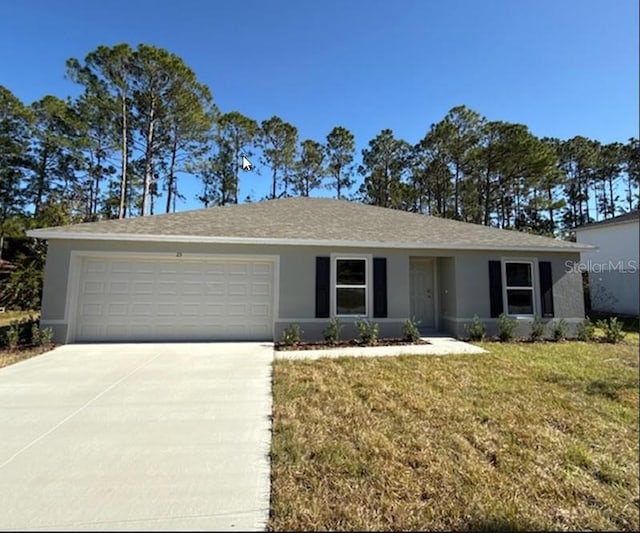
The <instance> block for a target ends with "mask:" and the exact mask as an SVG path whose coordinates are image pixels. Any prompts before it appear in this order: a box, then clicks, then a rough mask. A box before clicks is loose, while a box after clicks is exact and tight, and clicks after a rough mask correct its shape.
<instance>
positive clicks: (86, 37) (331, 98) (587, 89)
mask: <svg viewBox="0 0 640 533" xmlns="http://www.w3.org/2000/svg"><path fill="white" fill-rule="evenodd" d="M120 42H128V43H130V44H131V45H133V46H135V45H137V44H138V43H141V42H144V43H148V44H153V45H156V46H160V47H163V48H166V49H168V50H170V51H171V52H174V53H176V54H178V55H179V56H181V57H182V58H183V59H184V60H185V62H186V63H187V64H188V65H189V66H190V67H191V68H192V69H193V70H194V71H195V72H196V73H197V75H198V77H199V79H200V81H202V82H204V83H206V84H207V85H209V87H210V88H211V90H212V92H213V95H214V98H215V100H216V102H217V104H218V106H219V107H220V108H221V110H222V111H223V112H227V111H232V110H238V111H240V112H242V113H244V114H246V115H248V116H250V117H252V118H254V119H256V120H258V121H260V120H264V119H266V118H269V117H271V116H272V115H278V116H280V117H281V118H283V119H284V120H286V121H288V122H291V123H292V124H293V125H295V126H296V127H297V128H298V129H299V133H300V138H301V139H304V138H313V139H316V140H320V141H322V140H324V138H325V137H326V134H327V133H328V132H329V131H330V130H331V129H332V128H333V127H334V126H336V125H342V126H345V127H347V128H349V129H351V130H352V131H353V132H354V134H355V136H356V142H357V144H358V150H360V149H362V148H363V147H365V146H366V145H367V143H368V141H369V140H370V139H371V138H373V137H374V136H375V135H376V134H377V133H379V132H380V130H382V129H383V128H391V129H393V131H394V132H395V134H396V135H397V136H399V137H402V138H404V139H406V140H407V141H409V142H411V143H415V142H417V141H418V140H419V139H421V138H422V137H423V136H424V134H425V133H426V131H427V130H428V128H429V126H430V124H432V123H434V122H437V121H439V120H440V119H442V118H443V116H444V115H445V114H446V112H447V111H448V110H449V109H450V108H451V107H453V106H455V105H460V104H465V105H467V106H468V107H471V108H472V109H475V110H476V111H478V112H480V113H481V114H482V115H484V116H486V117H487V118H489V119H491V120H507V121H511V122H521V123H524V124H526V125H528V126H529V127H530V129H531V131H532V132H533V133H534V134H536V135H539V136H555V137H560V138H570V137H573V136H574V135H584V136H587V137H591V138H594V139H597V140H599V141H601V142H612V141H626V140H627V139H628V138H629V137H632V136H638V113H639V111H638V90H639V89H638V76H639V74H638V45H639V39H638V2H637V1H636V0H598V1H596V0H484V1H473V0H446V1H445V0H442V1H438V2H436V1H434V0H396V1H391V0H386V1H381V0H366V1H365V0H350V1H349V0H343V1H336V0H306V1H305V0H297V1H294V0H287V1H285V0H271V1H267V0H263V1H259V0H241V1H224V2H223V1H208V2H207V1H203V0H201V1H195V0H181V1H179V2H171V1H167V0H164V1H154V2H152V1H147V0H144V1H142V0H127V1H123V0H111V1H102V2H96V1H92V0H84V1H82V2H81V1H76V0H73V1H71V0H58V1H56V2H52V1H44V0H41V1H35V0H21V1H19V2H18V1H10V2H2V3H0V50H2V51H3V52H2V59H1V60H0V84H2V85H5V86H6V87H8V88H9V89H10V90H11V91H13V92H14V94H16V95H17V96H18V97H19V98H20V99H22V100H23V101H24V102H26V103H30V102H32V101H33V100H37V99H39V98H41V97H42V96H44V95H45V94H55V95H57V96H61V97H63V96H67V95H74V94H77V92H78V88H77V87H76V86H75V85H74V84H72V83H71V82H70V81H68V80H66V79H65V76H64V75H65V66H64V63H65V60H66V59H67V58H69V57H78V58H83V57H84V56H85V55H86V54H87V52H89V51H91V50H92V49H94V48H95V47H96V46H98V45H100V44H106V45H113V44H117V43H120ZM267 182H268V177H267V173H263V175H261V176H260V175H257V174H251V175H249V174H245V175H243V182H242V183H241V188H242V191H241V196H244V195H245V194H246V193H248V192H249V191H251V192H253V194H254V195H256V196H261V195H262V194H264V192H263V191H266V189H267V186H268V183H267ZM187 187H188V188H187V190H186V191H185V192H186V193H187V195H188V196H189V199H188V202H186V203H184V204H183V205H182V206H181V207H180V208H181V209H184V208H188V207H197V204H196V203H195V200H194V199H193V197H194V196H195V194H196V193H197V189H196V185H195V184H194V183H189V184H187Z"/></svg>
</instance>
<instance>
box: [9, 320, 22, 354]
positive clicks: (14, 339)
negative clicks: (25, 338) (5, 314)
mask: <svg viewBox="0 0 640 533" xmlns="http://www.w3.org/2000/svg"><path fill="white" fill-rule="evenodd" d="M5 344H6V346H7V348H9V350H15V349H16V348H17V347H18V346H19V345H20V322H13V323H12V324H10V325H9V328H8V329H7V331H6V333H5Z"/></svg>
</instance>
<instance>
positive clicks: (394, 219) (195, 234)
mask: <svg viewBox="0 0 640 533" xmlns="http://www.w3.org/2000/svg"><path fill="white" fill-rule="evenodd" d="M29 235H30V236H32V237H39V238H46V239H70V238H75V239H78V238H85V239H109V240H163V241H183V242H184V241H193V242H251V243H263V244H269V243H274V244H316V245H321V244H331V245H333V246H336V245H349V246H365V245H366V246H379V247H393V248H434V249H436V248H447V249H455V248H464V249H478V250H482V249H501V250H509V249H536V250H541V251H542V250H549V251H554V250H558V251H559V250H572V251H579V250H585V249H588V248H590V247H589V246H585V245H584V244H577V243H572V242H567V241H561V240H557V239H551V238H548V237H540V236H537V235H530V234H527V233H522V232H518V231H511V230H502V229H496V228H489V227H486V226H481V225H477V224H468V223H465V222H458V221H454V220H447V219H443V218H438V217H431V216H425V215H421V214H416V213H407V212H405V211H398V210H394V209H386V208H382V207H374V206H369V205H364V204H361V203H356V202H349V201H346V200H333V199H328V198H285V199H279V200H267V201H262V202H256V203H248V204H238V205H229V206H223V207H212V208H207V209H199V210H196V211H183V212H179V213H172V214H166V215H154V216H145V217H137V218H128V219H122V220H106V221H101V222H90V223H86V224H75V225H71V226H59V227H55V228H46V229H41V230H33V231H31V232H29Z"/></svg>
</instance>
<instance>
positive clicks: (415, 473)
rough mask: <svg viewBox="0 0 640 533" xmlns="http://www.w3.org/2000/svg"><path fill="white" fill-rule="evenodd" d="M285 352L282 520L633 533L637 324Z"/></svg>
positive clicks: (278, 446)
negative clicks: (423, 348)
mask: <svg viewBox="0 0 640 533" xmlns="http://www.w3.org/2000/svg"><path fill="white" fill-rule="evenodd" d="M481 345H482V346H483V347H484V348H485V349H487V350H489V352H490V353H489V354H486V355H464V356H445V357H420V356H405V357H389V358H342V359H320V360H317V361H286V360H277V361H276V362H275V364H274V384H273V388H274V406H273V415H274V422H273V441H272V499H271V518H270V522H269V528H270V529H272V530H359V529H360V530H398V529H399V530H425V529H426V530H443V529H446V530H450V529H454V530H530V529H534V530H550V529H551V530H558V529H562V530H567V529H570V530H584V529H595V530H637V529H638V527H639V525H640V524H639V521H638V513H639V500H638V496H639V494H638V491H639V487H638V475H639V471H638V437H639V435H638V429H639V428H638V423H639V420H638V335H637V334H635V335H634V334H630V335H628V336H627V338H626V340H625V341H624V342H623V343H622V344H618V345H608V344H601V343H589V344H587V343H580V342H563V343H557V344H556V343H540V344H528V343H517V344H500V343H482V344H481Z"/></svg>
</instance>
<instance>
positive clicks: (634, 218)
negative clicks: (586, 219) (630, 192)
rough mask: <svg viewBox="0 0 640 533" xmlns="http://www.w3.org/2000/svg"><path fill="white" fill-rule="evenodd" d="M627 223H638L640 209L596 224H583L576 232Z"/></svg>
mask: <svg viewBox="0 0 640 533" xmlns="http://www.w3.org/2000/svg"><path fill="white" fill-rule="evenodd" d="M628 222H636V223H638V222H640V209H636V210H635V211H630V212H629V213H624V214H622V215H618V216H617V217H613V218H607V219H606V220H600V221H598V222H591V223H590V224H584V225H582V226H579V227H577V228H576V230H583V229H591V228H601V227H602V226H615V225H616V224H626V223H628Z"/></svg>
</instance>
